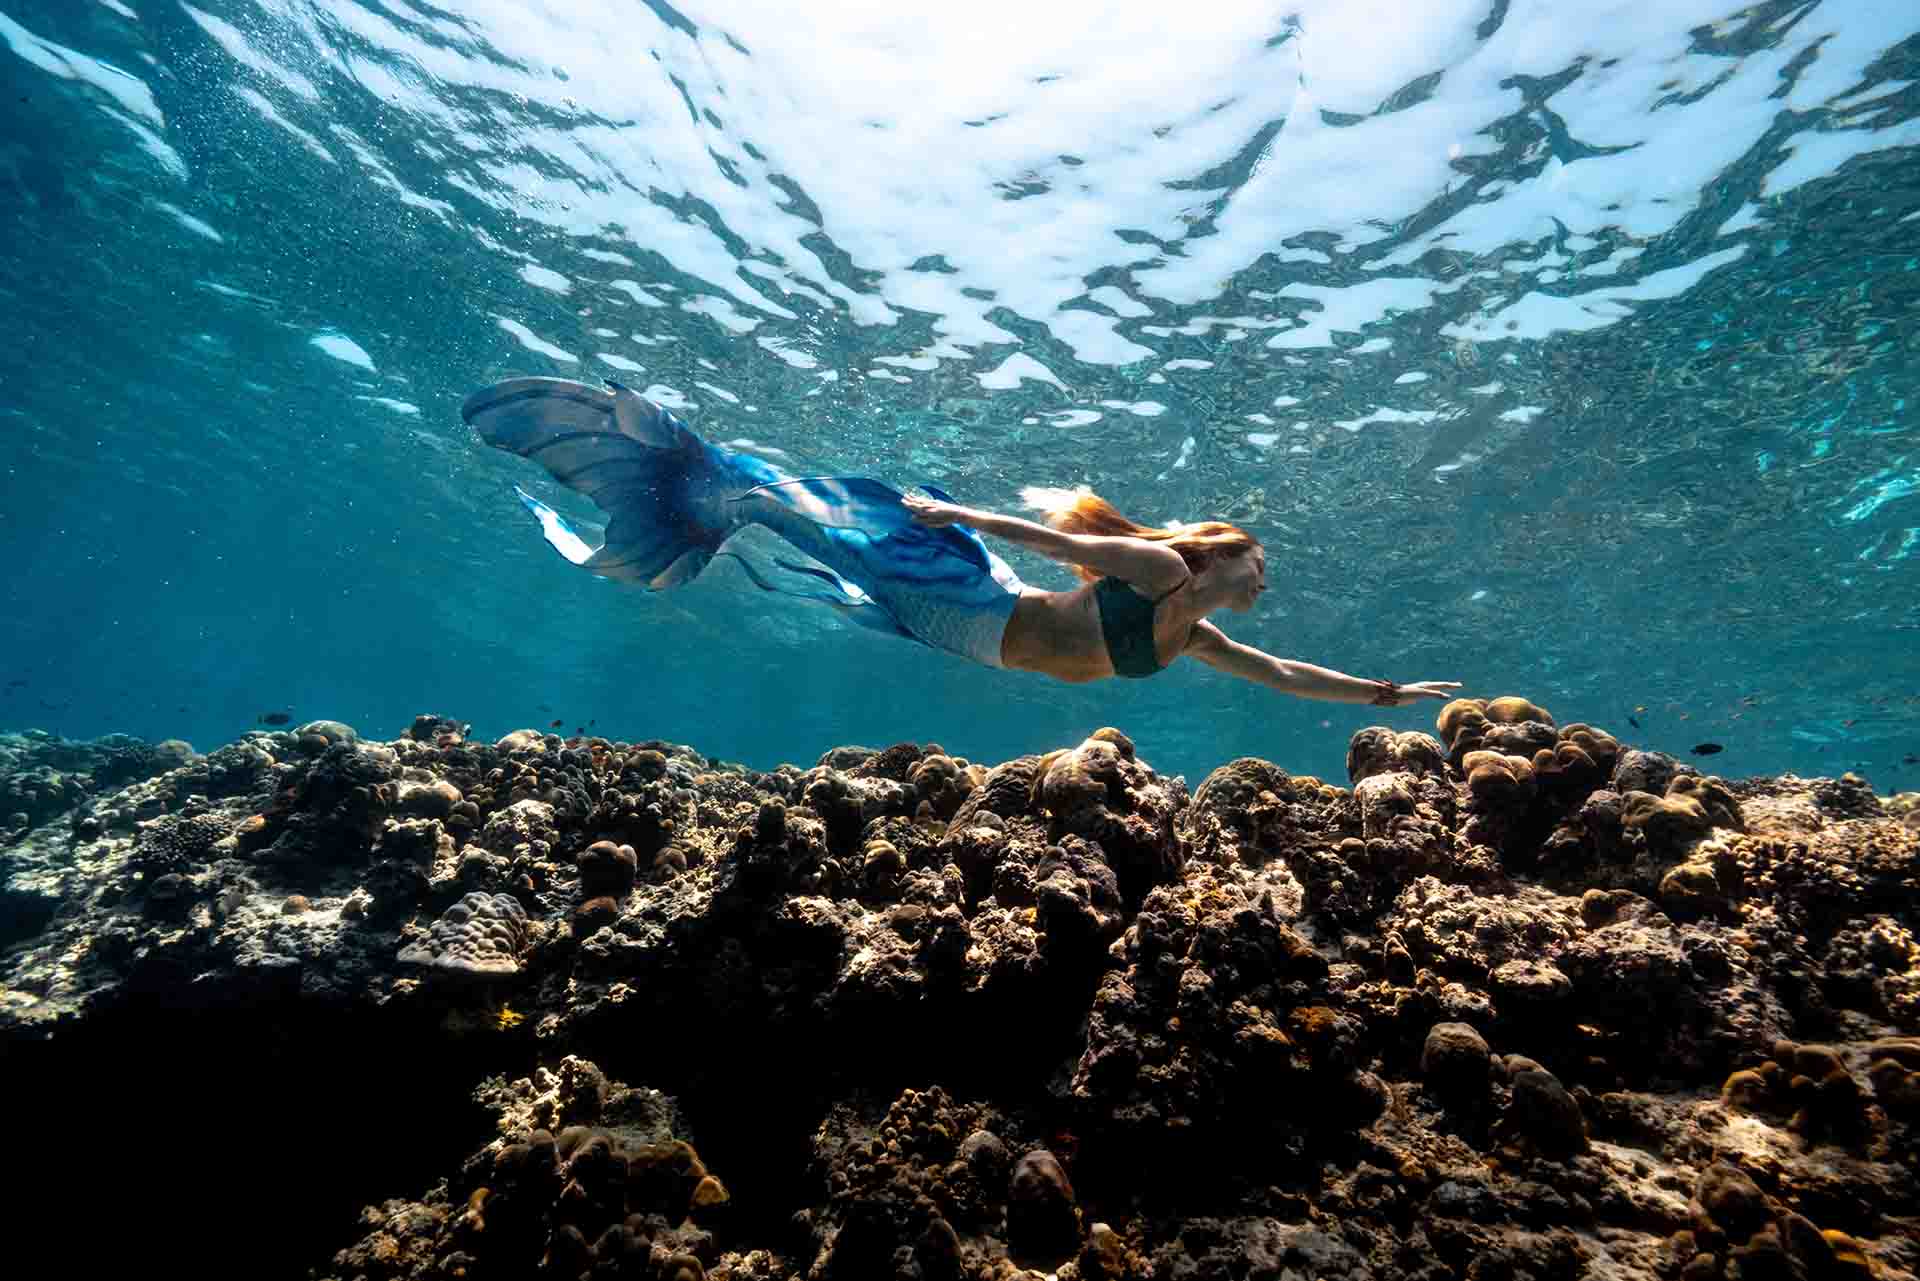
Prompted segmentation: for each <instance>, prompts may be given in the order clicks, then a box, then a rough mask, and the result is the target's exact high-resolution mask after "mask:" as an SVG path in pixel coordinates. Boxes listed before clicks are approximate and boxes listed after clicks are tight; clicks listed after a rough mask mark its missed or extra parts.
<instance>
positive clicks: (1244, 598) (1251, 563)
mask: <svg viewBox="0 0 1920 1281" xmlns="http://www.w3.org/2000/svg"><path fill="white" fill-rule="evenodd" d="M1213 573H1214V574H1215V576H1217V578H1218V580H1219V582H1220V585H1221V586H1222V587H1224V588H1226V589H1227V608H1228V609H1231V610H1233V611H1234V612H1235V613H1237V614H1244V613H1246V612H1247V611H1248V610H1250V609H1252V608H1253V606H1254V602H1255V601H1257V600H1259V599H1260V593H1261V592H1264V591H1266V590H1267V550H1266V548H1264V547H1261V546H1260V545H1259V544H1258V543H1256V544H1254V547H1253V550H1251V551H1247V552H1242V553H1241V554H1240V555H1238V556H1227V557H1223V558H1222V559H1220V560H1218V561H1216V562H1214V566H1213Z"/></svg>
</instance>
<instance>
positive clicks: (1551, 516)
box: [0, 0, 1920, 791]
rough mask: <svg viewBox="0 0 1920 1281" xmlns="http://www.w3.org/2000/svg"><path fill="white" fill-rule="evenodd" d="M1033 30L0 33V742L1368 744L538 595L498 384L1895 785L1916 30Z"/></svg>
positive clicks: (374, 15)
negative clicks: (334, 736) (606, 387)
mask: <svg viewBox="0 0 1920 1281" xmlns="http://www.w3.org/2000/svg"><path fill="white" fill-rule="evenodd" d="M1038 10H1039V7H1038V6H1033V5H1030V4H1026V5H1022V4H1013V3H1007V2H1004V0H991V2H987V3H980V4H971V5H967V6H960V7H956V9H955V11H954V12H952V13H940V14H929V13H926V12H924V11H921V10H920V8H919V7H918V6H911V5H897V4H881V3H877V2H870V0H863V2H861V3H836V4H834V5H823V6H800V7H795V6H787V5H780V6H776V5H772V4H763V3H730V4H719V3H710V4H682V5H679V6H678V7H674V6H670V5H668V4H667V3H665V2H664V0H647V3H645V4H640V3H634V2H633V0H469V2H466V3H457V4H455V3H443V4H438V5H435V4H427V3H421V2H419V0H196V2H195V3H191V4H189V3H182V2H181V0H0V42H3V43H4V46H5V47H4V49H0V308H3V309H4V315H5V317H6V320H7V324H6V329H5V338H6V341H5V342H4V344H3V345H0V427H3V428H4V431H5V439H6V441H7V442H8V444H9V446H10V448H9V449H8V451H7V454H6V456H5V467H4V473H3V474H4V477H5V488H4V502H3V503H0V539H3V540H4V547H5V550H6V553H7V554H6V555H5V556H4V558H0V592H3V593H4V600H5V602H6V605H5V609H4V612H3V613H0V681H3V682H4V685H5V688H4V695H3V696H0V728H6V729H25V728H31V727H39V728H45V729H48V730H51V731H54V732H57V733H61V734H65V735H68V736H76V737H77V736H91V735H95V734H101V733H107V732H113V731H124V732H128V733H132V734H136V735H140V736H143V737H147V738H155V739H158V738H171V737H179V738H185V739H188V740H190V741H191V742H193V744H194V745H195V746H196V747H199V748H201V749H202V750H205V749H207V748H209V747H212V746H214V745H217V744H219V743H222V742H226V741H229V740H231V739H233V738H235V737H237V736H238V735H240V734H242V733H244V732H245V731H246V730H248V729H249V728H250V727H251V726H253V725H254V724H255V723H256V721H257V719H258V718H259V717H260V716H262V715H263V714H267V713H272V712H285V713H286V714H288V715H290V716H291V717H293V718H294V719H295V720H296V722H297V721H299V720H305V719H309V718H314V717H330V718H335V719H340V720H345V721H348V722H350V723H352V724H353V725H354V726H355V727H356V728H358V729H359V730H360V731H361V732H362V733H363V734H373V735H380V736H391V735H393V734H397V733H398V732H399V731H401V730H402V729H403V728H404V727H405V726H406V725H407V724H408V722H409V721H410V720H411V719H412V717H413V716H414V715H415V714H416V713H420V712H427V711H432V712H438V713H442V714H446V715H451V716H456V717H459V718H462V719H465V720H470V721H472V722H473V723H474V732H475V733H476V734H478V735H484V736H489V737H491V736H494V735H497V734H499V733H503V732H505V731H506V730H509V729H512V728H516V727H520V726H529V725H537V726H542V727H544V726H547V725H549V724H551V723H556V722H557V723H558V724H560V725H561V726H563V727H564V728H565V729H566V730H569V731H571V730H572V729H574V728H575V727H584V726H588V725H591V726H592V728H593V731H594V732H597V733H602V734H606V735H608V736H610V737H618V738H626V739H644V738H666V739H673V740H677V741H682V742H687V743H691V744H693V745H694V746H696V747H698V748H700V749H701V750H702V751H705V752H708V753H710V754H713V755H718V756H721V757H724V758H727V759H731V760H737V761H741V762H744V763H747V764H751V765H755V766H771V765H773V764H775V763H777V762H779V761H782V760H792V761H796V762H800V763H803V764H805V763H810V762H811V761H812V760H813V759H814V758H815V757H817V756H818V755H819V754H820V753H821V752H823V751H824V750H826V749H827V748H829V747H831V746H834V745H837V744H848V743H864V744H868V745H883V744H886V743H890V742H896V741H901V740H915V741H919V742H927V741H930V740H937V741H939V742H940V743H941V744H943V745H944V746H945V747H947V748H948V749H949V750H951V751H954V752H957V753H962V754H965V755H969V756H972V757H975V758H977V759H982V760H988V761H992V760H999V759H1003V758H1005V757H1008V756H1012V755H1015V754H1019V753H1022V752H1028V751H1036V750H1045V749H1049V748H1052V747H1056V746H1060V745H1063V744H1070V743H1073V742H1077V741H1078V740H1079V739H1080V738H1081V737H1082V736H1083V735H1084V734H1085V733H1086V732H1087V731H1089V730H1091V729H1093V728H1094V727H1096V726H1099V725H1105V724H1112V725H1118V726H1120V727H1122V728H1124V729H1125V730H1126V731H1127V732H1128V733H1130V734H1131V735H1133V736H1134V738H1135V739H1136V740H1137V742H1138V743H1139V747H1140V752H1141V754H1142V756H1144V757H1145V758H1146V759H1147V760H1148V761H1150V762H1152V763H1153V764H1154V765H1155V766H1156V767H1157V768H1159V769H1161V770H1162V771H1163V772H1168V773H1185V774H1186V775H1187V776H1188V777H1189V779H1190V780H1192V781H1195V782H1197V781H1198V779H1199V777H1200V776H1202V775H1204V774H1205V773H1206V771H1208V770H1209V769H1211V768H1212V767H1214V766H1215V765H1218V764H1220V763H1221V762H1223V761H1226V760H1228V759H1231V758H1233V757H1235V756H1239V755H1257V756H1262V757H1266V758H1268V759H1270V760H1273V761H1276V762H1278V763H1280V764H1282V765H1284V766H1286V767H1288V768H1290V769H1293V770H1296V771H1300V772H1311V773H1318V774H1320V775H1322V776H1325V777H1329V778H1332V779H1335V780H1340V779H1342V778H1343V777H1344V768H1343V760H1344V752H1345V746H1346V742H1347V738H1348V735H1349V734H1350V733H1351V732H1352V731H1353V730H1354V729H1356V728H1358V727H1360V726H1362V725H1366V724H1373V723H1388V724H1394V725H1396V726H1399V727H1402V728H1426V727H1429V726H1430V725H1431V719H1432V712H1433V711H1434V710H1436V709H1437V705H1435V704H1426V705H1424V706H1422V707H1419V708H1412V709H1401V710H1397V711H1381V710H1379V709H1371V708H1363V707H1350V706H1344V705H1336V704H1323V703H1312V702H1303V701H1298V700H1290V699H1287V698H1285V697H1282V696H1280V695H1277V694H1274V693H1271V692H1269V691H1265V690H1261V689H1258V688H1256V687H1253V686H1250V685H1244V684H1236V683H1234V682H1232V681H1231V680H1229V679H1228V678H1226V677H1224V676H1221V675H1219V674H1217V673H1215V672H1212V671H1210V670H1208V669H1206V668H1203V667H1200V666H1198V665H1197V664H1194V663H1191V662H1183V663H1179V664H1176V665H1175V667H1174V668H1173V669H1172V670H1170V671H1168V672H1166V673H1164V674H1162V675H1160V676H1158V677H1156V678H1154V679H1152V680H1149V681H1124V682H1122V681H1109V682H1103V683H1099V684H1095V685H1091V686H1085V687H1068V686H1064V685H1058V684H1053V683H1050V682H1048V681H1046V680H1045V679H1044V678H1041V677H1038V676H1034V675H1030V674H1023V673H1007V672H995V671H990V670H987V669H984V668H978V667H971V666H968V665H966V664H964V663H962V662H960V661H959V660H955V659H951V658H948V657H946V656H943V655H940V654H937V653H935V652H933V651H929V650H925V649H922V648H919V647H916V646H913V645H911V644H908V643H905V642H900V641H895V640H889V639H887V638H885V637H882V636H878V635H875V634H873V633H870V632H865V631H861V630H858V629H855V628H852V627H849V626H847V625H846V624H845V623H844V622H842V621H841V620H839V619H838V618H836V617H835V616H834V615H833V614H832V613H831V612H830V611H827V610H824V609H817V608H813V607H809V606H806V605H798V604H796V605H793V606H791V607H788V606H786V605H782V604H779V603H775V602H773V601H772V600H771V598H769V597H765V596H763V595H761V594H760V593H759V592H757V591H756V590H754V589H753V588H752V587H751V585H750V584H749V583H748V582H747V581H746V579H745V577H744V576H743V575H742V574H741V573H740V572H739V571H738V569H737V568H733V567H731V566H730V564H729V563H728V562H726V561H724V560H723V561H720V562H716V564H715V565H714V567H712V568H710V569H709V570H708V571H707V572H706V573H705V574H703V575H702V576H701V577H700V578H699V579H698V580H697V581H696V582H694V583H693V584H691V585H689V586H686V587H683V588H679V589H676V590H674V591H671V592H667V593H661V594H656V595H648V594H646V593H644V592H641V591H639V590H637V589H634V588H631V587H625V586H621V585H617V584H612V583H608V582H604V581H601V580H597V579H595V578H592V577H590V576H588V575H586V574H583V573H581V572H580V571H579V570H577V569H574V568H572V567H570V566H568V565H566V564H565V563H564V562H562V561H561V560H560V559H559V558H558V557H556V556H555V555H554V554H553V553H552V551H551V550H550V549H549V548H547V547H546V546H545V545H544V544H543V543H542V542H541V540H540V538H539V536H538V532H537V530H536V528H535V527H534V526H533V525H532V523H531V522H530V521H529V520H527V519H526V516H525V513H524V512H523V511H522V510H521V509H520V507H519V505H518V503H517V502H516V501H515V500H514V498H513V496H512V493H511V486H512V485H513V484H516V483H518V484H523V485H526V486H527V487H528V488H529V489H531V490H533V491H534V492H535V493H537V494H539V495H540V496H541V497H543V498H544V499H546V500H547V501H549V502H551V503H553V504H554V505H555V506H556V507H558V508H559V509H560V510H561V511H562V512H565V513H567V514H569V515H570V516H580V517H583V518H585V519H586V520H587V521H588V522H591V521H592V519H593V516H594V513H592V511H591V509H590V508H588V507H587V506H586V505H585V504H584V503H583V502H582V501H581V500H579V499H578V498H577V497H576V496H574V495H572V494H570V493H568V492H567V491H565V490H563V489H561V488H559V487H558V486H556V485H554V484H552V483H551V482H550V481H549V480H548V479H547V478H546V477H545V475H544V474H542V473H540V472H539V470H538V469H537V468H535V467H533V466H531V465H530V464H527V463H525V462H522V461H521V460H518V459H515V458H512V457H509V456H506V455H504V454H500V453H497V452H496V451H493V450H490V449H487V448H485V447H484V446H482V445H481V444H480V443H479V442H478V441H477V440H476V439H475V438H474V437H473V436H472V435H471V434H470V433H469V432H468V430H467V429H466V428H465V427H464V426H463V425H462V423H461V421H460V417H459V413H458V409H459V405H460V402H461V400H462V398H463V397H464V396H465V395H466V394H467V393H468V392H469V391H471V390H473V389H474V388H476V387H478V386H480V385H482V384H485V383H487V382H490V381H493V380H495V379H498V378H501V377H506V376H510V375H513V374H552V375H559V376H563V377H572V378H579V379H584V380H596V379H598V378H601V377H617V378H620V379H622V380H623V381H625V382H627V383H629V384H630V385H632V386H633V387H635V388H636V389H641V390H644V391H645V392H646V394H648V395H650V396H653V397H654V398H656V399H658V400H659V401H660V402H661V403H663V404H666V405H668V406H669V407H671V408H673V409H674V410H675V411H676V412H677V413H679V414H680V415H681V417H683V418H684V419H685V420H686V421H687V422H688V423H689V424H690V425H692V426H693V427H694V428H695V429H696V430H698V431H700V432H702V433H703V434H705V435H706V436H707V437H708V438H709V439H712V440H714V441H718V442H727V443H730V444H731V445H732V446H733V447H735V448H740V449H744V450H749V451H754V452H759V453H762V454H763V455H764V456H766V457H768V458H770V459H771V460H773V461H775V462H778V463H780V464H781V465H783V466H786V467H787V468H789V469H790V470H793V471H796V472H800V473H802V474H808V473H851V474H865V475H872V476H876V477H879V478H881V479H884V480H887V481H889V482H891V483H894V484H896V485H899V486H902V487H906V486H910V485H913V484H917V483H921V482H932V483H934V484H937V485H939V486H941V487H943V488H945V489H947V490H950V491H952V492H953V493H954V494H955V495H956V496H957V497H958V498H960V500H961V501H963V502H966V503H969V504H973V505H977V506H985V507H991V508H994V509H997V510H1004V511H1010V512H1020V511H1023V510H1025V508H1024V506H1023V504H1025V503H1027V502H1029V501H1032V500H1033V499H1034V493H1033V491H1034V490H1036V489H1043V488H1049V487H1065V486H1077V485H1091V486H1092V487H1094V488H1095V489H1096V490H1098V491H1099V492H1101V493H1102V494H1104V495H1106V496H1107V497H1108V498H1110V499H1111V500H1113V501H1114V502H1115V503H1116V504H1118V505H1119V506H1120V507H1121V508H1122V509H1123V510H1127V511H1129V512H1131V513H1133V514H1135V515H1136V516H1138V517H1139V518H1140V519H1142V520H1144V521H1147V522H1150V523H1159V522H1164V521H1167V520H1172V519H1187V520H1197V519H1204V518H1209V517H1219V518H1224V519H1229V520H1234V521H1238V522H1240V523H1243V524H1245V525H1246V526H1247V527H1249V528H1250V529H1252V530H1253V531H1254V532H1255V533H1256V534H1257V535H1258V536H1259V537H1261V538H1262V539H1263V540H1264V542H1265V543H1266V545H1267V547H1268V549H1269V557H1270V563H1271V570H1270V577H1271V580H1272V583H1273V587H1274V590H1272V591H1270V592H1268V593H1267V595H1266V596H1265V597H1264V598H1263V601H1262V603H1261V607H1260V609H1259V611H1258V612H1257V613H1255V614H1253V615H1250V616H1245V617H1241V616H1230V617H1226V618H1223V619H1222V622H1223V625H1224V626H1225V628H1226V630H1227V631H1228V632H1229V633H1230V634H1232V635H1234V636H1235V637H1236V638H1237V639H1241V640H1245V641H1248V642H1249V643H1252V644H1255V645H1259V646H1261V647H1263V648H1265V649H1268V650H1270V651H1272V652H1274V653H1278V654H1281V655H1283V656H1286V657H1292V658H1299V659H1305V660H1307V661H1310V662H1314V663H1319V664H1322V665H1325V666H1330V667H1334V668H1337V669H1340V670H1342V671H1347V672H1351V673H1354V674H1357V675H1363V676H1385V677H1392V678H1395V679H1398V680H1402V681H1407V680H1419V679H1455V680H1459V681H1462V682H1463V683H1464V685H1465V690H1464V691H1463V692H1465V693H1468V694H1473V695H1480V696H1488V697H1490V696H1494V695H1499V694H1506V693H1517V694H1522V695H1525V696H1527V697H1529V698H1532V699H1533V700H1534V701H1536V702H1538V703H1540V704H1542V705H1544V706H1546V707H1548V708H1549V709H1550V710H1551V711H1552V712H1553V713H1554V714H1555V715H1556V717H1557V718H1558V719H1560V720H1561V721H1562V722H1563V723H1564V722H1565V721H1569V720H1576V719H1577V720H1587V721H1591V722H1595V723H1598V724H1600V725H1602V726H1604V727H1606V728H1608V729H1610V730H1612V731H1613V732H1615V733H1616V734H1619V735H1620V736H1621V737H1622V738H1624V739H1627V740H1629V741H1631V742H1635V743H1637V744H1640V745H1645V746H1653V747H1658V748H1662V749H1665V750H1668V751H1674V752H1678V753H1685V752H1686V751H1687V750H1688V749H1689V748H1690V747H1691V746H1692V745H1694V744H1696V743H1700V742H1703V741H1711V742H1716V743H1720V744H1723V745H1724V748H1725V752H1724V754H1723V755H1720V756H1719V757H1718V758H1717V759H1716V760H1715V761H1714V762H1713V764H1712V768H1716V769H1719V770H1720V771H1722V772H1724V773H1729V774H1751V773H1761V772H1774V771H1782V770H1794V771H1797V772H1800V773H1803V774H1814V773H1827V774H1834V773H1838V772H1840V771H1841V770H1844V769H1854V770H1858V771H1860V772H1862V773H1865V774H1867V775H1868V776H1869V777H1870V778H1871V779H1872V780H1873V782H1874V783H1875V784H1876V786H1878V787H1879V788H1880V789H1881V790H1883V791H1885V790H1896V789H1900V788H1912V787H1914V786H1920V760H1917V759H1916V754H1920V610H1917V609H1916V607H1915V601H1916V600H1920V556H1916V555H1915V553H1916V551H1917V550H1920V498H1917V497H1916V494H1917V492H1920V434H1917V432H1916V427H1915V417H1914V411H1913V408H1912V405H1913V403H1914V401H1915V398H1916V396H1920V314H1917V313H1916V306H1915V304H1916V300H1920V162H1917V159H1916V157H1917V155H1920V153H1917V152H1916V147H1917V146H1920V85H1917V83H1916V82H1920V9H1916V8H1915V7H1914V6H1913V5H1911V4H1910V3H1904V2H1902V0H1819V2H1817V3H1804V2H1802V3H1784V2H1782V3H1762V4H1754V5H1747V6H1741V5H1738V4H1735V3H1731V2H1730V0H1674V2H1673V3H1668V4H1663V5H1659V6H1652V5H1646V4H1644V3H1636V4H1629V3H1616V2H1614V0H1581V2H1580V3H1575V4H1571V5H1569V4H1553V3H1547V2H1546V0H1432V2H1431V3H1425V4H1421V5H1418V6H1413V7H1407V6H1403V5H1399V4H1386V3H1353V2H1350V0H1349V2H1335V0H1301V3H1299V4H1297V5H1289V6H1272V5H1266V4H1240V3H1229V4H1223V5H1217V6H1209V7H1208V9H1207V10H1206V13H1205V15H1204V17H1201V18H1198V19H1195V18H1182V17H1180V16H1179V15H1177V14H1173V13H1170V12H1168V11H1166V10H1165V9H1164V7H1163V6H1137V7H1125V6H1122V7H1109V6H1100V5H1091V4H1082V3H1065V4H1061V5H1057V6H1051V7H1049V8H1047V9H1046V10H1045V11H1044V12H1040V11H1038ZM1001 550H1002V551H1003V552H1004V553H1005V554H1006V555H1007V556H1008V558H1009V559H1010V560H1011V561H1012V562H1013V564H1014V566H1015V568H1016V569H1017V570H1018V571H1019V572H1020V573H1021V575H1022V576H1023V577H1024V578H1025V579H1026V580H1027V581H1029V582H1031V583H1033V584H1035V585H1039V586H1066V585H1068V583H1069V579H1068V577H1067V574H1066V571H1065V570H1063V569H1060V568H1059V567H1054V566H1049V565H1046V564H1044V563H1041V562H1039V561H1037V560H1036V559H1035V558H1033V557H1031V556H1029V555H1027V554H1026V553H1023V552H1020V551H1018V550H1016V549H1011V548H1001ZM1630 717H1631V718H1632V720H1631V721H1630V720H1629V718H1630ZM1633 722H1637V724H1635V723H1633Z"/></svg>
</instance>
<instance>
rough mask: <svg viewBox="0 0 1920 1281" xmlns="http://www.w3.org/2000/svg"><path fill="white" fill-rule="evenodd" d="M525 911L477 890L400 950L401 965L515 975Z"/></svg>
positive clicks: (524, 930)
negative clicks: (424, 936) (421, 936)
mask: <svg viewBox="0 0 1920 1281" xmlns="http://www.w3.org/2000/svg"><path fill="white" fill-rule="evenodd" d="M526 941H527V912H526V909H525V908H523V907H521V906H520V904H519V901H518V900H516V899H515V898H513V897H512V896H511V895H508V894H485V893H481V892H480V891H478V890H476V891H474V892H473V893H471V894H469V895H467V896H466V897H465V898H463V899H461V900H460V901H459V902H458V903H455V904H454V905H453V906H452V907H450V908H448V909H447V910H446V913H445V914H444V915H442V916H441V918H440V919H439V920H437V921H435V922H434V923H433V928H432V929H431V930H430V931H428V933H427V937H426V938H424V939H422V940H421V941H420V942H418V943H414V944H412V945H411V946H408V947H404V948H401V949H400V956H399V961H400V963H401V964H402V965H424V966H428V967H430V968H432V969H436V970H448V971H452V972H454V973H458V974H473V975H480V976H485V977H492V976H501V975H511V974H517V973H519V971H520V949H521V948H522V947H523V946H525V945H526Z"/></svg>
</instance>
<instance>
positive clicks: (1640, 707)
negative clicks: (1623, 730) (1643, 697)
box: [1633, 703, 1647, 712]
mask: <svg viewBox="0 0 1920 1281" xmlns="http://www.w3.org/2000/svg"><path fill="white" fill-rule="evenodd" d="M1633 710H1634V711H1636V712H1645V711H1646V710H1647V705H1646V704H1645V703H1642V704H1640V706H1638V707H1636V708H1634V709H1633Z"/></svg>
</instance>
